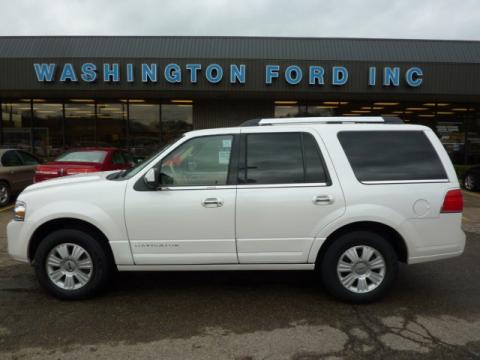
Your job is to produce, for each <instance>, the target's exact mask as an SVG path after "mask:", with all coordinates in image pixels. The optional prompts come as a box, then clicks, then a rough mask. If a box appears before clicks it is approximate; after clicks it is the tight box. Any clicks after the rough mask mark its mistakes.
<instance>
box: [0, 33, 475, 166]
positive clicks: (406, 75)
mask: <svg viewBox="0 0 480 360" xmlns="http://www.w3.org/2000/svg"><path fill="white" fill-rule="evenodd" d="M0 105H1V110H2V111H1V112H0V116H1V118H0V124H1V126H0V146H1V147H15V148H23V149H27V150H30V151H32V152H34V153H36V154H38V155H40V156H43V157H45V158H53V157H55V156H57V155H58V154H60V153H62V152H64V151H65V150H67V149H69V148H74V147H84V146H116V147H120V148H125V149H128V150H129V151H130V152H131V153H132V154H134V155H136V156H139V157H142V156H146V155H147V154H148V153H150V152H152V151H154V150H155V149H157V148H159V147H160V146H162V145H163V144H165V143H168V142H169V141H172V140H173V139H174V138H176V137H178V136H179V135H181V133H183V132H185V131H188V130H191V129H203V128H211V127H225V126H237V125H239V124H241V123H242V122H244V121H245V120H248V119H252V118H262V117H296V116H352V117H359V116H377V115H379V116H380V115H395V116H399V117H401V118H402V119H404V120H405V122H407V123H415V124H423V125H426V126H429V127H431V128H432V129H433V130H434V131H435V132H436V134H437V135H438V136H439V138H440V139H441V141H442V142H443V144H444V145H445V147H446V149H447V150H448V152H449V154H450V156H451V157H452V160H453V161H454V163H456V164H473V163H480V42H474V41H431V40H391V39H336V38H268V37H266V38H263V37H262V38H261V37H103V36H102V37H83V36H82V37H65V36H59V37H57V36H55V37H0Z"/></svg>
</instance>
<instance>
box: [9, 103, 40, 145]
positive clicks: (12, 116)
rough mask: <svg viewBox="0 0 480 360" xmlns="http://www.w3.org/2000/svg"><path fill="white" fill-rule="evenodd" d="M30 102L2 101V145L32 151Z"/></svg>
mask: <svg viewBox="0 0 480 360" xmlns="http://www.w3.org/2000/svg"><path fill="white" fill-rule="evenodd" d="M31 126H32V111H31V107H30V102H29V101H28V102H21V103H2V130H3V131H2V146H3V147H11V148H16V149H24V150H28V151H32V150H33V149H32V148H33V133H32V127H31Z"/></svg>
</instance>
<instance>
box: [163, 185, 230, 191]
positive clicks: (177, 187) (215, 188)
mask: <svg viewBox="0 0 480 360" xmlns="http://www.w3.org/2000/svg"><path fill="white" fill-rule="evenodd" d="M235 188H236V187H235V185H219V186H162V187H160V188H159V189H158V190H161V191H177V190H225V189H235Z"/></svg>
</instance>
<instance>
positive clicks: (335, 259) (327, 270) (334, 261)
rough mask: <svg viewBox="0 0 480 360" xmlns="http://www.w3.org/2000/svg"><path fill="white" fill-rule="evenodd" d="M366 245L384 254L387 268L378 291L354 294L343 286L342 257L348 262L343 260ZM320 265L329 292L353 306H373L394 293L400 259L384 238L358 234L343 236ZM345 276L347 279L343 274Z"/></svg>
mask: <svg viewBox="0 0 480 360" xmlns="http://www.w3.org/2000/svg"><path fill="white" fill-rule="evenodd" d="M362 245H363V246H367V247H370V248H373V249H374V250H376V251H377V252H378V253H380V254H381V256H382V257H383V260H384V264H385V267H384V269H385V270H384V271H385V272H384V275H383V276H384V277H383V280H382V281H381V282H379V285H378V286H377V287H376V288H372V290H369V291H366V292H354V291H351V290H349V289H347V287H345V286H344V285H343V284H342V282H341V280H340V275H339V273H337V265H338V263H339V261H340V258H341V257H342V259H345V257H344V256H343V254H344V253H345V251H347V250H348V249H350V248H353V247H355V246H362ZM356 249H359V248H356ZM356 251H361V250H356ZM373 256H375V255H373ZM373 259H375V257H373ZM318 265H319V268H320V271H321V277H322V280H323V284H324V286H325V288H326V289H327V291H328V292H329V293H330V294H331V295H333V296H334V297H336V298H338V299H341V300H343V301H346V302H351V303H369V302H373V301H376V300H378V299H380V298H381V297H383V296H384V295H385V294H386V293H387V291H388V290H389V289H390V287H391V286H392V284H393V282H394V281H395V279H396V277H397V274H398V259H397V254H396V253H395V250H394V249H393V248H392V246H391V245H390V244H389V243H388V241H387V239H385V238H384V237H383V236H381V235H379V234H377V233H374V232H371V231H366V230H357V231H352V232H349V233H345V234H343V235H340V236H339V237H338V238H336V239H335V240H334V241H333V242H332V244H330V246H329V247H328V249H327V250H326V252H325V254H324V256H323V258H322V261H321V264H318ZM367 271H368V270H367ZM375 271H377V270H375ZM341 274H342V276H343V273H341ZM347 274H348V272H347ZM357 281H358V280H357ZM354 284H355V282H354ZM357 284H358V283H357ZM370 284H371V285H372V287H373V286H375V285H374V284H373V283H372V282H370ZM357 286H358V285H357ZM369 286H370V285H369Z"/></svg>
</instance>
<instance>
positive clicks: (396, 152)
mask: <svg viewBox="0 0 480 360" xmlns="http://www.w3.org/2000/svg"><path fill="white" fill-rule="evenodd" d="M338 138H339V140H340V143H341V145H342V147H343V149H344V150H345V154H346V155H347V158H348V161H349V162H350V165H351V166H352V169H353V171H354V173H355V176H356V177H357V179H358V180H359V181H396V180H397V181H402V180H439V179H447V174H446V173H445V169H444V168H443V165H442V163H441V161H440V159H439V157H438V155H437V153H436V151H435V149H434V148H433V146H432V144H431V143H430V140H428V138H427V136H426V135H425V133H424V132H423V131H342V132H340V133H339V134H338Z"/></svg>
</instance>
